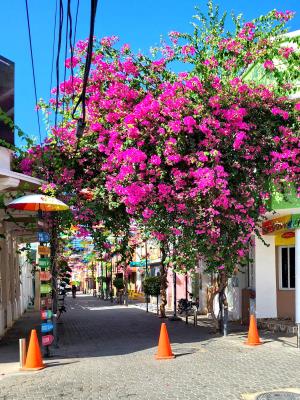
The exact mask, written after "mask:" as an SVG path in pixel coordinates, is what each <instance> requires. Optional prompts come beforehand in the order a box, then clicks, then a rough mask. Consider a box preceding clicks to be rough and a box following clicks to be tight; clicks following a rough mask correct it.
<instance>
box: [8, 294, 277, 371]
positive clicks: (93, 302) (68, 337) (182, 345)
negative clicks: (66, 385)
mask: <svg viewBox="0 0 300 400" xmlns="http://www.w3.org/2000/svg"><path fill="white" fill-rule="evenodd" d="M66 304H67V312H66V313H64V314H63V316H62V317H61V320H60V322H61V323H60V324H58V325H57V330H58V347H57V348H53V347H51V358H49V359H46V360H45V361H46V362H47V363H48V364H50V366H51V365H52V366H55V365H56V364H55V363H54V364H53V363H51V359H53V358H57V359H62V358H63V359H66V358H89V357H108V356H116V355H129V354H130V355H132V356H134V354H135V353H137V352H141V351H146V352H148V353H150V354H154V353H155V351H156V348H157V344H158V338H159V332H160V325H161V322H165V323H166V325H167V329H168V333H169V337H170V341H171V345H172V347H173V351H174V353H175V354H176V356H177V357H178V356H180V357H181V356H184V355H188V354H192V353H195V352H197V351H200V350H201V349H205V347H206V343H207V342H206V341H207V340H209V343H212V342H213V341H216V340H220V335H219V334H215V333H211V331H212V326H211V325H210V324H209V322H208V320H203V321H201V319H200V320H199V325H198V326H197V327H194V326H193V325H191V324H189V325H186V324H185V323H184V322H183V321H169V320H168V319H163V320H162V319H160V318H158V317H157V316H156V315H155V314H153V313H146V312H145V311H143V310H141V309H139V308H138V307H135V306H134V305H130V306H129V307H125V306H120V305H112V304H111V303H110V302H108V301H107V302H106V301H102V300H99V299H96V298H95V297H92V296H85V295H82V296H78V297H77V298H76V299H72V298H69V297H68V298H67V301H66ZM39 324H40V321H39V314H38V313H33V312H30V313H26V314H25V316H24V317H23V318H22V319H20V320H19V321H18V322H16V324H15V325H14V327H13V328H12V329H11V330H10V331H9V332H8V334H7V335H6V336H5V337H4V338H3V339H2V340H1V341H0V363H5V362H6V363H7V362H16V361H18V339H19V338H20V337H26V338H28V337H29V333H30V330H31V329H34V328H37V329H38V327H39ZM229 332H231V334H232V335H234V336H236V335H239V336H240V335H241V343H242V342H243V341H244V338H245V337H246V333H247V332H246V328H245V327H244V326H241V325H240V324H237V323H232V324H230V326H229ZM267 336H269V335H267ZM273 337H274V336H273ZM273 337H270V339H272V338H273ZM265 339H266V340H268V339H269V337H264V338H263V340H265ZM202 342H204V343H203V344H204V346H203V345H202ZM192 343H194V344H195V345H194V346H193V345H191V344H192ZM202 351H205V350H202ZM48 360H50V362H49V361H48ZM57 365H61V363H57Z"/></svg>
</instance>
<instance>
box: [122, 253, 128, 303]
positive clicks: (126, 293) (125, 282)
mask: <svg viewBox="0 0 300 400" xmlns="http://www.w3.org/2000/svg"><path fill="white" fill-rule="evenodd" d="M123 271H124V291H123V293H124V304H125V306H127V307H128V272H127V260H126V261H125V265H124V268H123Z"/></svg>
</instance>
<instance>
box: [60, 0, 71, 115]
mask: <svg viewBox="0 0 300 400" xmlns="http://www.w3.org/2000/svg"><path fill="white" fill-rule="evenodd" d="M70 6H71V0H68V9H67V24H66V37H65V62H64V86H65V82H66V77H67V66H66V59H67V54H68V37H69V13H70V12H71V10H70ZM71 22H72V19H71ZM71 65H72V59H71ZM64 96H65V88H64V95H63V100H62V101H63V104H62V110H63V116H64V115H65V100H64Z"/></svg>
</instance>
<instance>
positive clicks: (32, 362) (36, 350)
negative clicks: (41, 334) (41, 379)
mask: <svg viewBox="0 0 300 400" xmlns="http://www.w3.org/2000/svg"><path fill="white" fill-rule="evenodd" d="M43 368H45V365H44V363H43V359H42V354H41V350H40V345H39V341H38V337H37V333H36V330H35V329H32V331H31V335H30V341H29V346H28V351H27V356H26V362H25V366H24V368H22V370H33V371H36V370H38V369H43Z"/></svg>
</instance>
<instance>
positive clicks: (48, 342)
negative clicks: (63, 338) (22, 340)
mask: <svg viewBox="0 0 300 400" xmlns="http://www.w3.org/2000/svg"><path fill="white" fill-rule="evenodd" d="M53 340H54V336H53V335H45V336H42V345H43V346H50V345H51V344H52V343H53Z"/></svg>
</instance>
